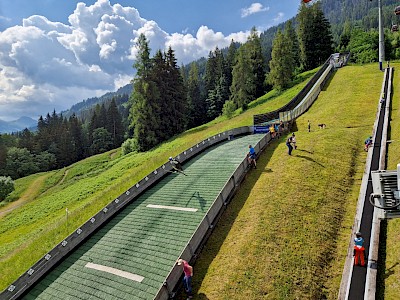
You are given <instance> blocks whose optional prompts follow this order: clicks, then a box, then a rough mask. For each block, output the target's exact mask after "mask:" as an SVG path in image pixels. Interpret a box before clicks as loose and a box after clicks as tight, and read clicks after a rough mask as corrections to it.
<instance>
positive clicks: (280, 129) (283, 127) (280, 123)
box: [279, 121, 285, 135]
mask: <svg viewBox="0 0 400 300" xmlns="http://www.w3.org/2000/svg"><path fill="white" fill-rule="evenodd" d="M284 131H285V124H284V123H283V121H280V122H279V135H282V134H283V132H284Z"/></svg>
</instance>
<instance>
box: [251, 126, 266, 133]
mask: <svg viewBox="0 0 400 300" xmlns="http://www.w3.org/2000/svg"><path fill="white" fill-rule="evenodd" d="M253 132H254V133H268V132H269V126H254V130H253Z"/></svg>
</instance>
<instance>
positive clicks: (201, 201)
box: [186, 191, 206, 211]
mask: <svg viewBox="0 0 400 300" xmlns="http://www.w3.org/2000/svg"><path fill="white" fill-rule="evenodd" d="M192 198H195V199H197V201H198V202H199V204H200V208H201V211H204V207H205V206H206V200H205V199H204V198H203V197H201V196H200V193H199V192H198V191H197V192H194V193H193V194H192V196H190V198H189V200H188V201H187V202H186V206H188V204H189V202H190V201H191V200H192Z"/></svg>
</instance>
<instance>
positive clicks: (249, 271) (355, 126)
mask: <svg viewBox="0 0 400 300" xmlns="http://www.w3.org/2000/svg"><path fill="white" fill-rule="evenodd" d="M382 80H383V73H382V72H379V70H377V66H376V64H373V65H366V66H347V67H345V68H343V69H340V70H339V71H338V72H337V73H336V74H335V75H334V77H333V79H332V80H331V81H330V82H329V84H328V87H327V90H324V91H322V92H321V94H320V96H319V98H318V99H317V101H316V102H315V103H314V105H313V106H312V107H311V108H310V109H309V111H308V112H307V113H306V114H305V115H304V116H302V117H300V118H299V119H298V120H297V124H296V125H295V127H294V128H293V131H294V132H295V134H296V136H297V144H298V149H297V150H294V151H293V155H292V156H288V154H287V147H286V146H285V143H284V140H285V138H286V137H284V138H281V139H280V140H277V141H274V142H273V143H272V144H271V145H270V146H269V147H268V148H267V149H266V151H264V152H263V153H262V155H261V157H260V159H259V161H258V164H257V169H256V170H252V171H251V172H250V174H248V176H247V178H246V180H245V183H244V184H243V185H242V187H241V189H240V191H239V192H238V193H237V195H236V196H235V197H234V199H233V200H232V202H231V204H230V206H229V207H228V208H227V210H226V211H225V213H224V215H223V216H222V219H221V221H220V222H219V223H218V225H217V226H216V228H215V230H214V232H213V234H212V235H211V237H210V239H209V240H208V242H207V244H206V245H205V247H204V249H203V250H202V253H201V255H200V257H199V259H198V260H197V261H196V264H195V265H194V274H195V275H194V282H193V284H194V288H195V292H196V294H197V295H196V297H198V299H210V300H211V299H212V300H214V299H337V293H338V290H339V286H340V281H341V276H342V271H343V265H344V261H345V257H346V253H347V247H348V244H349V241H350V238H351V236H352V234H353V233H352V232H351V226H352V225H353V222H354V216H355V213H356V205H357V200H358V193H359V189H360V184H361V179H362V175H363V171H364V167H365V160H366V153H365V152H364V151H363V141H364V139H365V138H366V136H368V135H370V134H371V133H372V129H373V123H374V120H375V117H376V112H377V107H378V103H379V98H380V90H381V85H382ZM308 120H310V122H311V132H310V133H309V132H308V131H307V121H308ZM318 123H325V124H326V125H327V128H326V129H319V128H318V127H317V124H318ZM397 282H399V281H397ZM397 291H398V289H397ZM196 297H195V298H196ZM182 298H183V295H182Z"/></svg>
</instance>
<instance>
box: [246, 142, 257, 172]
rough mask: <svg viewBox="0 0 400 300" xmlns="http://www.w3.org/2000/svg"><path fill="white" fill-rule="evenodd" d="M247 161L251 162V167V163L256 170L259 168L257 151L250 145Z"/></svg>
mask: <svg viewBox="0 0 400 300" xmlns="http://www.w3.org/2000/svg"><path fill="white" fill-rule="evenodd" d="M247 159H248V161H249V164H250V165H251V163H253V167H254V169H256V168H257V163H256V150H254V148H253V147H252V146H251V145H249V153H247Z"/></svg>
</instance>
